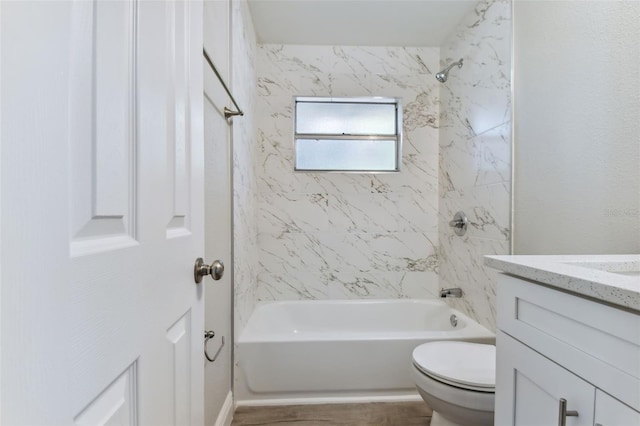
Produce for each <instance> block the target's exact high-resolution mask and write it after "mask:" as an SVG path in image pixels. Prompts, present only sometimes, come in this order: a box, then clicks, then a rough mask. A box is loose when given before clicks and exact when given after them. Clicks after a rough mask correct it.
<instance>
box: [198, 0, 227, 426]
mask: <svg viewBox="0 0 640 426" xmlns="http://www.w3.org/2000/svg"><path fill="white" fill-rule="evenodd" d="M230 4H231V2H230V0H226V1H220V0H213V1H211V0H209V1H204V4H203V24H204V25H203V33H204V34H203V43H204V47H205V49H206V50H207V53H208V54H209V56H210V58H211V60H212V62H213V63H214V65H215V66H216V69H217V70H218V71H219V72H220V74H221V75H222V78H223V79H224V80H225V81H227V82H228V81H229V68H230V51H229V24H230V22H229V21H230V19H229V17H230V11H229V8H230ZM204 67H205V70H204V92H205V97H204V105H203V107H204V160H205V174H204V179H205V182H204V195H205V198H204V210H205V228H204V232H205V235H204V236H205V247H204V249H205V250H204V259H205V261H206V262H207V263H209V262H212V261H213V260H214V259H221V260H222V261H223V262H225V263H227V264H229V263H230V262H231V219H230V217H231V182H230V178H229V173H230V168H231V153H230V147H229V139H230V129H229V126H228V124H227V122H226V120H225V119H224V115H223V114H222V108H224V106H225V105H228V104H229V102H230V101H229V100H228V97H227V94H226V93H225V91H224V89H223V87H222V85H221V84H220V82H219V81H218V79H217V78H216V77H215V74H214V73H213V72H212V71H211V70H209V65H208V64H206V63H205V64H204ZM231 275H232V274H229V273H227V274H225V276H224V277H223V279H222V280H220V281H216V282H215V283H214V282H213V281H212V280H211V279H210V278H208V277H207V278H205V280H204V281H203V284H202V285H203V286H204V289H205V290H204V291H205V321H204V322H205V324H204V325H205V330H214V331H215V333H216V337H215V338H214V339H213V340H212V341H211V342H210V343H209V344H208V345H207V347H208V351H209V353H210V355H213V353H215V351H216V350H217V347H218V346H217V345H219V344H220V342H221V339H222V337H224V338H225V339H226V340H227V341H228V342H230V341H231V315H232V310H231V309H232V305H231V285H232V281H231ZM230 349H231V345H225V347H223V349H222V351H221V352H220V354H219V356H218V358H217V359H216V361H215V362H213V363H212V362H207V361H205V363H204V398H205V409H204V414H205V424H206V425H214V424H215V423H216V420H217V419H218V418H219V417H221V416H222V417H224V416H225V415H226V413H223V412H222V410H223V406H224V402H225V400H226V398H227V395H228V393H229V392H230V391H231V366H232V360H231V350H230Z"/></svg>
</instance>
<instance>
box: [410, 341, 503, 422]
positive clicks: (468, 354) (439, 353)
mask: <svg viewBox="0 0 640 426" xmlns="http://www.w3.org/2000/svg"><path fill="white" fill-rule="evenodd" d="M412 376H413V380H414V383H415V384H416V387H417V388H418V392H419V393H420V396H422V399H424V400H425V402H426V403H427V404H428V405H429V406H430V407H431V408H432V409H433V417H432V419H431V426H492V425H493V412H494V401H495V376H496V348H495V346H493V345H482V344H478V343H468V342H449V341H443V342H430V343H425V344H422V345H420V346H418V347H417V348H415V349H414V351H413V366H412Z"/></svg>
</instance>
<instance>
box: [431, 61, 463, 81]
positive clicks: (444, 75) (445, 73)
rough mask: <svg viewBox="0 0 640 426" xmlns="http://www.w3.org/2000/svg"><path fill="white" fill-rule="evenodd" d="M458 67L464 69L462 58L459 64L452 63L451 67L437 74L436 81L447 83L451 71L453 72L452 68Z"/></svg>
mask: <svg viewBox="0 0 640 426" xmlns="http://www.w3.org/2000/svg"><path fill="white" fill-rule="evenodd" d="M456 65H457V66H458V68H462V58H460V60H459V61H458V62H454V63H452V64H451V65H449V66H448V67H446V68H445V69H443V70H442V71H440V72H439V73H438V74H436V80H438V81H439V82H440V83H444V82H445V81H447V77H448V76H449V70H451V68H453V67H455V66H456Z"/></svg>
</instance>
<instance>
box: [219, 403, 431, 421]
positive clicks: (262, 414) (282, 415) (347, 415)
mask: <svg viewBox="0 0 640 426" xmlns="http://www.w3.org/2000/svg"><path fill="white" fill-rule="evenodd" d="M430 423H431V409H429V407H427V405H426V404H425V403H424V402H422V401H420V402H372V403H366V404H322V405H287V406H276V407H238V409H237V410H236V412H235V413H234V415H233V422H232V423H231V426H256V425H286V426H294V425H300V426H347V425H348V426H418V425H419V426H428V425H429V424H430Z"/></svg>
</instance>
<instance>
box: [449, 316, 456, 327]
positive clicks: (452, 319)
mask: <svg viewBox="0 0 640 426" xmlns="http://www.w3.org/2000/svg"><path fill="white" fill-rule="evenodd" d="M449 322H450V323H451V325H452V326H453V327H455V326H457V325H458V317H457V316H456V315H455V314H451V316H450V317H449Z"/></svg>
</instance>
